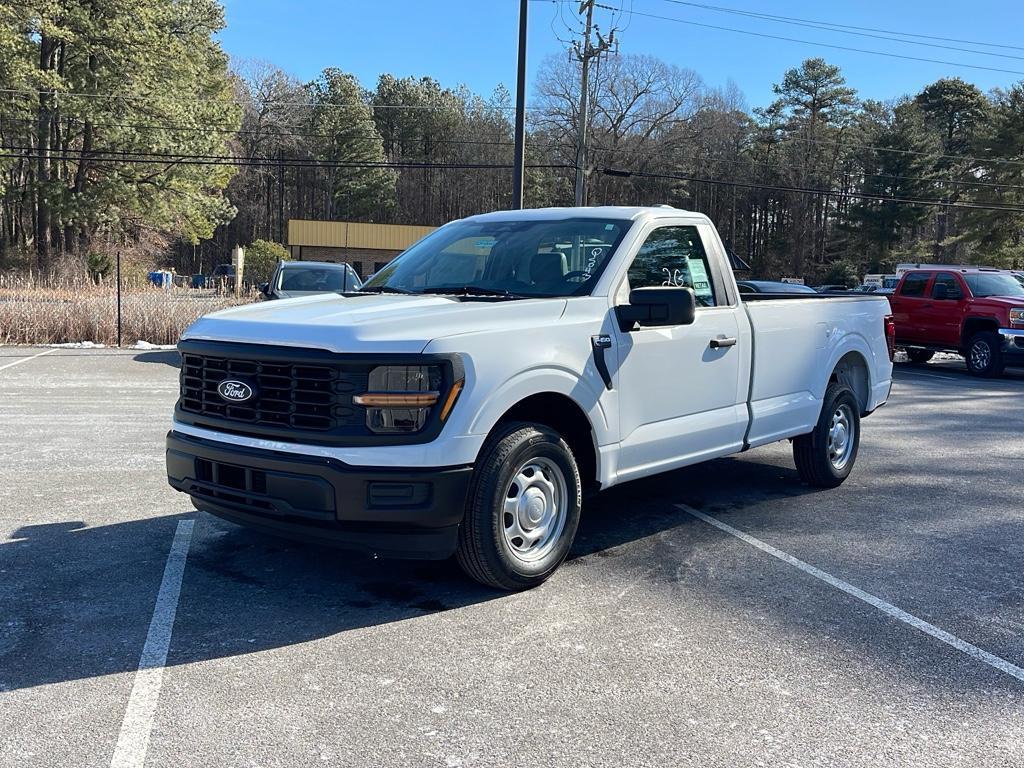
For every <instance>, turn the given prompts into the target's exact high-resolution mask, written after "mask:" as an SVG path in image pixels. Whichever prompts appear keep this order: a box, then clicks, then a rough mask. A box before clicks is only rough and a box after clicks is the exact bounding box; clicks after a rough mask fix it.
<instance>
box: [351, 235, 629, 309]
mask: <svg viewBox="0 0 1024 768" xmlns="http://www.w3.org/2000/svg"><path fill="white" fill-rule="evenodd" d="M631 223H632V222H630V221H624V220H612V219H592V218H575V219H560V220H557V221H553V220H549V219H544V220H539V219H532V220H522V221H492V222H468V221H467V222H455V223H453V224H449V225H448V226H446V227H442V228H441V229H439V230H438V231H437V232H435V233H433V234H432V235H430V236H429V237H427V238H425V239H423V240H421V241H420V242H418V243H417V244H416V245H414V246H413V247H412V248H410V249H409V250H407V251H406V252H405V253H403V254H402V255H401V256H399V257H398V258H397V259H395V260H394V261H392V262H391V263H390V264H388V265H387V266H386V267H384V268H383V269H382V270H381V271H380V272H378V273H377V274H376V275H374V276H373V277H372V278H371V279H370V280H368V281H367V282H366V285H364V286H363V289H364V290H369V291H373V290H377V291H386V292H394V293H452V294H462V295H477V296H487V295H494V296H507V297H547V296H582V295H586V294H588V293H590V291H591V290H592V289H593V286H594V283H595V282H596V281H597V279H598V277H600V275H601V272H602V271H603V270H604V268H605V266H606V264H607V262H608V259H609V258H610V257H611V254H612V253H613V252H614V251H615V249H616V248H617V247H618V245H619V242H620V241H621V240H622V237H623V235H624V234H625V233H626V230H628V229H629V227H630V225H631Z"/></svg>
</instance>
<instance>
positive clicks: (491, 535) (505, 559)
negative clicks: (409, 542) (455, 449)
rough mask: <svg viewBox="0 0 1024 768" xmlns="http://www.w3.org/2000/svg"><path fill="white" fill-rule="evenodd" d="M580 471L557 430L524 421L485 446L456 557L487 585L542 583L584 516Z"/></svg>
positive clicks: (506, 586) (503, 586) (501, 431)
mask: <svg viewBox="0 0 1024 768" xmlns="http://www.w3.org/2000/svg"><path fill="white" fill-rule="evenodd" d="M580 488H581V483H580V473H579V469H578V468H577V466H576V459H575V458H574V457H573V455H572V451H571V450H570V449H569V446H568V444H567V443H566V442H565V440H563V439H562V437H561V435H559V434H558V433H557V432H556V431H554V430H553V429H551V428H549V427H546V426H543V425H540V424H527V423H516V424H509V425H508V426H506V427H504V428H501V429H499V430H498V431H497V432H496V433H495V434H493V435H492V436H491V437H490V438H488V440H487V442H486V443H485V444H484V447H483V449H482V450H481V451H480V459H479V460H478V462H477V464H476V468H475V470H474V473H473V483H472V486H471V488H470V493H469V499H468V501H467V503H466V515H465V518H464V519H463V521H462V525H461V526H460V528H459V542H458V548H457V549H456V551H455V558H456V560H458V563H459V565H460V566H461V567H462V569H463V570H464V571H465V572H466V573H467V574H468V575H470V576H471V577H473V578H474V579H476V580H477V581H479V582H480V583H482V584H485V585H487V586H489V587H495V588H497V589H506V590H522V589H529V588H530V587H535V586H537V585H538V584H540V583H541V582H543V581H544V580H545V579H547V578H548V577H549V576H550V575H551V574H552V573H554V572H555V569H556V568H558V566H559V565H561V563H562V561H563V560H564V559H565V557H566V555H568V554H569V548H570V547H571V546H572V542H573V539H574V538H575V537H576V528H577V526H578V525H579V519H580V502H581V494H580Z"/></svg>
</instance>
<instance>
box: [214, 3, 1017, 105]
mask: <svg viewBox="0 0 1024 768" xmlns="http://www.w3.org/2000/svg"><path fill="white" fill-rule="evenodd" d="M601 2H602V4H604V5H609V6H615V7H620V6H621V7H624V8H625V9H627V10H628V9H629V8H630V6H632V9H633V10H634V11H635V13H634V14H633V15H632V18H629V14H628V13H627V14H624V15H622V16H620V17H619V20H620V24H621V25H622V26H625V25H626V23H627V21H628V27H626V28H625V29H624V30H623V31H622V32H621V34H620V40H621V43H620V51H621V52H622V53H648V54H653V55H655V56H658V57H659V58H662V59H664V60H665V61H668V62H670V63H672V64H675V65H677V66H680V67H689V68H691V69H694V70H696V71H697V72H698V73H699V74H700V75H701V77H702V78H703V79H704V81H705V82H706V83H708V84H709V85H712V86H721V85H725V84H726V83H727V82H728V81H729V80H732V81H733V82H735V83H736V84H737V85H738V86H739V87H740V89H741V90H742V91H743V93H744V95H745V97H746V99H747V102H748V103H749V104H750V106H761V105H764V104H766V103H767V102H769V101H770V100H771V99H772V92H771V87H772V84H773V83H776V82H779V81H780V80H781V79H782V74H783V73H784V72H785V70H786V69H787V68H789V67H793V66H795V65H797V64H798V63H799V62H800V61H801V60H802V59H804V58H808V57H810V56H823V57H824V58H826V59H827V60H829V61H830V62H833V63H835V64H838V65H840V66H841V67H842V70H843V72H844V74H845V75H846V78H847V82H848V83H849V84H850V85H851V86H853V87H854V88H856V89H857V90H858V92H859V94H860V95H861V97H863V98H875V99H883V100H885V99H890V98H894V97H897V96H900V95H903V94H912V93H915V92H917V91H918V90H919V89H920V88H921V87H922V86H924V85H926V84H928V83H930V82H933V81H935V80H936V79H938V78H940V77H948V76H954V75H955V76H959V77H962V78H963V79H965V80H968V81H969V82H973V83H975V84H977V85H978V86H979V87H980V88H982V89H983V90H988V89H989V88H992V87H995V86H1004V87H1005V86H1008V85H1010V84H1012V83H1014V82H1016V81H1019V80H1024V38H1022V37H1021V35H1020V30H1021V28H1022V26H1024V2H1019V1H1014V0H972V2H970V3H969V4H966V5H962V4H955V5H954V4H952V3H949V4H947V3H944V2H942V1H941V0H938V1H936V0H856V1H855V0H845V1H844V0H833V2H829V3H822V2H821V0H783V2H771V3H769V2H764V0H761V2H756V1H755V0H704V2H705V3H706V4H709V5H716V6H724V7H728V8H733V9H740V10H746V11H752V12H759V13H768V14H774V15H783V16H788V17H799V18H801V19H807V20H816V21H827V22H832V23H839V24H847V25H854V26H860V27H874V28H877V29H885V30H894V31H897V32H914V33H916V34H919V35H934V36H938V37H945V38H958V39H961V40H969V41H972V42H981V43H999V44H1003V45H1008V46H1015V45H1016V46H1021V48H1016V49H1014V48H991V47H988V48H981V49H980V50H985V51H989V52H993V53H1001V54H1004V55H1008V56H1012V57H1017V58H1005V57H1000V56H992V55H980V54H971V53H965V52H962V51H956V50H947V49H943V48H936V47H928V46H923V45H908V44H906V43H897V42H890V41H886V40H878V39H872V38H869V37H862V36H858V35H850V34H839V33H836V32H829V31H823V30H820V29H813V28H807V27H801V26H796V25H792V24H782V23H774V22H769V21H766V20H762V19H754V18H750V17H744V16H738V15H734V14H727V13H721V12H716V11H712V10H709V9H702V8H695V7H692V6H687V5H681V4H678V3H674V2H672V0H601ZM225 5H226V9H227V19H228V27H227V29H226V30H225V31H224V32H223V33H222V34H221V41H222V44H223V46H224V49H225V50H226V51H227V52H228V53H229V54H231V55H232V56H236V57H241V58H257V59H264V60H267V61H270V62H272V63H274V64H276V65H278V66H279V67H281V68H282V69H284V70H286V71H287V72H289V73H291V74H293V75H295V76H297V77H299V78H301V79H304V80H305V79H312V78H313V77H315V76H316V74H317V73H318V72H319V71H320V70H322V69H323V68H324V67H328V66H333V67H338V68H340V69H342V70H345V71H348V72H352V73H354V74H355V75H356V76H357V77H358V78H359V79H360V81H361V82H362V83H363V85H364V86H367V87H372V86H373V84H374V83H375V82H376V80H377V77H378V75H380V74H381V73H384V72H390V73H392V74H394V75H396V76H399V77H402V76H406V75H413V76H423V75H429V76H431V77H434V78H435V79H437V80H439V81H440V82H441V83H442V84H443V85H445V86H456V85H459V84H465V85H467V86H469V87H470V88H471V89H472V90H474V91H475V92H477V93H480V94H481V95H484V96H488V95H489V94H490V93H491V92H492V91H493V90H494V88H495V87H496V86H497V85H498V84H499V83H500V84H504V85H505V86H506V87H507V88H508V89H509V90H510V91H514V88H515V66H516V41H517V34H518V27H517V24H518V21H517V20H518V9H519V2H518V0H377V1H376V2H373V1H372V0H302V1H301V2H286V1H285V0H225ZM557 8H558V6H557V4H556V3H553V2H550V1H549V0H535V1H534V2H531V3H530V41H529V42H530V46H529V54H530V58H529V67H530V82H531V83H532V82H533V76H534V75H535V73H536V71H537V68H538V66H539V65H540V63H541V61H542V59H543V58H544V57H545V56H547V55H549V54H559V53H560V52H561V51H563V50H564V49H563V45H562V43H560V42H559V41H558V39H557V37H556V32H558V33H561V34H562V36H563V37H564V36H566V35H567V30H566V28H565V26H564V25H562V23H561V22H560V21H559V20H558V16H557ZM640 13H647V14H654V15H658V16H668V17H673V18H677V19H684V20H687V21H690V22H694V23H696V24H708V25H715V26H719V27H731V28H733V29H742V30H748V31H752V32H758V33H762V34H768V35H777V36H781V37H790V38H800V39H802V40H807V41H813V42H815V43H829V44H832V45H839V46H849V47H854V48H863V49H869V50H876V51H888V52H892V53H899V54H903V55H907V56H918V57H922V58H930V59H942V60H946V61H950V62H960V63H970V64H976V65H979V66H986V67H995V68H999V69H1006V70H1017V73H1004V72H992V71H985V70H978V69H969V68H965V67H960V66H954V65H952V64H934V63H927V62H919V61H908V60H901V59H893V58H886V57H881V56H873V55H869V54H865V53H857V52H853V51H843V50H835V49H829V48H824V47H820V46H818V45H813V44H805V43H797V42H788V41H783V40H776V39H770V38H762V37H755V36H750V35H744V34H739V33H736V32H727V31H724V30H717V29H710V28H707V27H700V26H695V25H693V24H682V23H677V22H670V21H663V20H659V19H652V18H649V17H644V16H641V15H639V14H640ZM569 16H570V7H569V6H568V5H567V6H565V7H564V9H563V17H564V18H565V19H566V20H568V19H569ZM596 18H597V20H598V21H600V22H601V23H602V24H606V23H607V22H608V21H609V20H610V18H611V13H610V12H609V11H606V10H599V12H598V16H597V17H596ZM921 42H930V43H932V44H934V45H947V46H954V47H960V48H972V47H975V48H977V46H972V45H970V44H966V43H954V42H944V41H937V40H932V41H926V40H921Z"/></svg>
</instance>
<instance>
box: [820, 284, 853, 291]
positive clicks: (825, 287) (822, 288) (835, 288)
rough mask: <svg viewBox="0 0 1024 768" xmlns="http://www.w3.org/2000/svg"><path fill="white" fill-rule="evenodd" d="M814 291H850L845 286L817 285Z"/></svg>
mask: <svg viewBox="0 0 1024 768" xmlns="http://www.w3.org/2000/svg"><path fill="white" fill-rule="evenodd" d="M814 290H816V291H817V292H818V293H846V292H847V291H849V290H850V289H849V288H848V287H847V286H845V285H816V286H814Z"/></svg>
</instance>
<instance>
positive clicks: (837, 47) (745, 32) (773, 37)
mask: <svg viewBox="0 0 1024 768" xmlns="http://www.w3.org/2000/svg"><path fill="white" fill-rule="evenodd" d="M600 7H602V8H608V7H610V6H600ZM613 10H614V9H613ZM633 15H634V16H644V17H646V18H649V19H658V20H659V21H672V22H675V23H677V24H688V25H690V26H693V27H703V28H705V29H717V30H719V31H722V32H734V33H736V34H739V35H749V36H751V37H763V38H767V39H769V40H783V41H785V42H788V43H802V44H804V45H815V46H818V47H821V48H833V49H835V50H839V51H853V52H854V53H866V54H869V55H871V56H885V57H888V58H892V59H904V60H907V61H923V62H926V63H929V64H945V65H947V66H953V67H966V68H968V69H981V70H985V71H987V72H1001V73H1003V74H1008V75H1024V70H1020V69H1003V68H1001V67H986V66H984V65H982V64H965V63H963V62H959V61H948V60H945V59H929V58H925V57H923V56H906V55H904V54H900V53H888V52H887V51H872V50H869V49H867V48H854V47H853V46H849V45H836V44H834V43H822V42H819V41H816V40H802V39H800V38H796V37H785V36H784V35H770V34H768V33H766V32H754V31H751V30H749V29H736V28H735V27H723V26H719V25H717V24H705V23H703V22H699V21H689V20H687V19H680V18H678V17H676V16H663V15H661V14H657V13H646V12H644V11H638V10H636V9H634V10H633Z"/></svg>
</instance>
